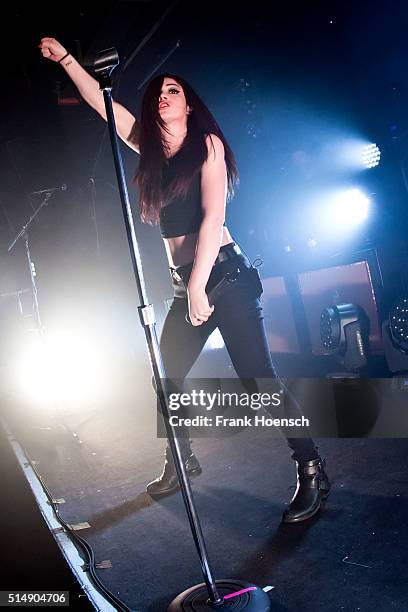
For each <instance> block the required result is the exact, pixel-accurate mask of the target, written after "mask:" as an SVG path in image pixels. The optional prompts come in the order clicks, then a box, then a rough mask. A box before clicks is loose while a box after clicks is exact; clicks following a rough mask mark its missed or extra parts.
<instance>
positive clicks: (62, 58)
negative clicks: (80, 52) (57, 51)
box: [57, 52, 69, 64]
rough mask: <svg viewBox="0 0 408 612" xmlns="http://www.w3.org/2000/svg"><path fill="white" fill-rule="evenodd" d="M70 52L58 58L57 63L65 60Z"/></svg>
mask: <svg viewBox="0 0 408 612" xmlns="http://www.w3.org/2000/svg"><path fill="white" fill-rule="evenodd" d="M68 55H69V52H68V53H66V54H65V55H64V56H63V57H61V59H59V60H58V62H57V64H60V63H61V62H62V60H64V59H65V58H66V57H68Z"/></svg>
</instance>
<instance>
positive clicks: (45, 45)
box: [38, 38, 67, 62]
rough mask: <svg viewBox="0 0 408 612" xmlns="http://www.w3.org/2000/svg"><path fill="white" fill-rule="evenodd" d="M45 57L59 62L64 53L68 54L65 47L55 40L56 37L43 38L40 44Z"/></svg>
mask: <svg viewBox="0 0 408 612" xmlns="http://www.w3.org/2000/svg"><path fill="white" fill-rule="evenodd" d="M38 46H39V48H40V50H41V53H42V54H43V57H46V58H47V59H50V60H52V61H53V62H58V61H59V60H60V59H61V58H62V57H64V55H66V54H67V50H66V49H65V47H63V46H62V45H61V43H59V42H58V40H55V38H42V39H41V42H40V44H39V45H38Z"/></svg>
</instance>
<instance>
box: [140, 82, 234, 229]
mask: <svg viewBox="0 0 408 612" xmlns="http://www.w3.org/2000/svg"><path fill="white" fill-rule="evenodd" d="M166 77H169V78H171V79H174V80H175V81H176V82H177V83H179V84H180V85H181V87H182V88H183V90H184V95H185V98H186V102H187V105H188V106H189V107H190V109H192V112H191V113H190V114H188V116H187V136H186V138H185V140H184V142H183V145H182V148H181V149H180V151H179V152H178V153H177V158H178V159H177V166H178V168H179V171H178V173H177V176H176V178H175V179H174V180H173V181H172V182H171V184H170V185H169V186H168V188H166V191H165V193H164V189H163V184H162V181H163V170H164V168H165V166H166V164H167V163H168V161H167V158H166V156H165V153H164V142H163V136H162V131H161V129H160V128H162V129H163V130H164V131H166V125H165V122H164V121H163V119H162V118H161V116H160V114H159V109H158V106H159V97H160V94H161V89H162V85H163V80H164V79H165V78H166ZM209 134H215V135H216V136H218V137H219V138H220V139H221V141H222V143H223V145H224V151H225V164H226V168H227V180H228V199H231V198H232V196H233V194H234V187H235V185H236V183H237V182H238V170H237V165H236V161H235V157H234V154H233V152H232V150H231V148H230V146H229V145H228V143H227V141H226V139H225V136H224V134H223V133H222V131H221V129H220V127H219V125H218V124H217V122H216V121H215V119H214V117H213V116H212V114H211V113H210V111H209V110H208V108H207V107H206V105H205V104H204V102H203V101H202V100H201V99H200V97H199V96H198V95H197V94H196V92H195V91H194V89H193V88H192V87H191V85H189V84H188V83H187V82H186V81H185V80H184V79H182V78H181V77H179V76H177V75H175V74H160V75H158V76H156V77H155V78H154V79H152V80H151V81H150V83H149V84H148V86H147V89H146V91H145V94H144V96H143V100H142V112H141V121H140V132H139V147H140V163H139V167H138V169H137V171H136V174H135V181H136V183H137V185H138V188H139V205H140V215H141V218H142V221H144V222H145V223H150V224H152V223H156V222H157V221H158V219H159V213H160V208H161V207H162V205H163V202H164V200H166V202H167V203H168V202H169V201H171V200H172V199H173V198H175V197H183V196H185V195H186V194H187V192H188V189H189V186H190V184H191V182H192V180H193V179H194V177H195V176H196V174H197V173H199V172H200V170H201V167H202V165H203V163H204V162H205V160H206V159H207V156H208V150H207V145H206V142H205V140H206V137H207V136H208V135H209Z"/></svg>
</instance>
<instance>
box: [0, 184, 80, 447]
mask: <svg viewBox="0 0 408 612" xmlns="http://www.w3.org/2000/svg"><path fill="white" fill-rule="evenodd" d="M54 191H56V190H55V189H50V190H49V191H47V190H44V194H45V195H44V199H43V200H42V202H41V204H40V205H39V206H38V208H36V210H35V211H34V213H33V214H32V215H31V217H30V218H29V220H28V221H27V223H26V224H25V225H23V227H22V228H21V230H20V231H19V233H18V234H17V236H16V237H15V238H14V240H13V241H12V242H11V244H10V245H9V247H8V249H7V251H8V252H11V251H12V249H13V248H14V247H15V245H16V244H17V242H18V241H19V240H20V239H21V240H23V242H24V246H25V251H26V255H27V262H28V269H29V272H30V280H31V292H32V296H33V310H34V319H35V329H36V331H37V332H38V335H39V337H40V341H41V343H42V346H43V348H44V352H45V355H47V356H48V346H47V338H46V334H45V328H44V326H43V324H42V320H41V315H40V306H39V303H38V290H37V284H36V281H35V278H36V276H37V273H36V270H35V265H34V262H33V260H32V258H31V252H30V245H29V234H28V228H29V227H30V225H31V223H32V222H33V221H34V219H35V218H36V217H37V215H38V214H39V212H40V210H41V209H42V208H43V207H44V206H48V201H49V199H50V198H51V196H52V194H53V192H54ZM54 399H55V402H56V404H60V403H62V400H61V398H58V400H57V398H54ZM56 412H57V413H58V409H57V410H56ZM63 427H64V428H65V429H66V431H67V432H68V433H69V434H70V435H71V436H72V437H73V438H74V440H75V441H76V442H78V443H79V444H82V440H81V439H80V438H79V437H78V434H77V433H76V432H74V431H71V429H70V428H69V427H68V425H67V424H66V423H63Z"/></svg>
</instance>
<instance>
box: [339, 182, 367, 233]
mask: <svg viewBox="0 0 408 612" xmlns="http://www.w3.org/2000/svg"><path fill="white" fill-rule="evenodd" d="M369 207H370V200H369V199H368V198H367V196H366V195H365V194H364V193H363V192H362V191H360V189H349V190H347V191H343V192H341V193H339V194H338V195H337V196H336V197H335V199H334V202H333V210H332V216H333V220H334V223H335V224H336V225H343V226H344V225H349V226H351V225H358V224H359V223H361V222H362V221H364V220H365V219H366V218H367V216H368V211H369Z"/></svg>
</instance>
